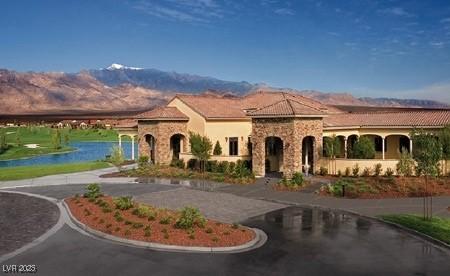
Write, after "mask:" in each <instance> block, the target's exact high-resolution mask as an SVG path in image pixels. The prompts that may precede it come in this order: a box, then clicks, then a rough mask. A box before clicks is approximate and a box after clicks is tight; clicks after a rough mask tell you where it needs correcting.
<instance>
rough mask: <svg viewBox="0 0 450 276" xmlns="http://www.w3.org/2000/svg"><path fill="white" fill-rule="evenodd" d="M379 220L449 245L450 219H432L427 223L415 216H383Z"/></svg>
mask: <svg viewBox="0 0 450 276" xmlns="http://www.w3.org/2000/svg"><path fill="white" fill-rule="evenodd" d="M381 218H382V219H384V220H386V221H390V222H394V223H397V224H400V225H403V226H405V227H407V228H410V229H413V230H416V231H419V232H421V233H424V234H426V235H428V236H431V237H433V238H435V239H438V240H440V241H443V242H445V243H447V244H450V219H444V218H437V217H434V218H433V219H432V220H431V221H427V220H424V219H423V218H422V217H421V216H416V215H383V216H381Z"/></svg>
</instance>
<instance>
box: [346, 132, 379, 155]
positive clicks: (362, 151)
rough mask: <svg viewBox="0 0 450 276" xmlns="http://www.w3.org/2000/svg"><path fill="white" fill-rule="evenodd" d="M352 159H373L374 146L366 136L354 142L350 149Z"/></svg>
mask: <svg viewBox="0 0 450 276" xmlns="http://www.w3.org/2000/svg"><path fill="white" fill-rule="evenodd" d="M352 155H353V158H358V159H373V158H375V144H374V142H373V141H372V140H371V139H370V138H369V137H366V136H361V137H359V139H358V140H357V141H356V142H355V144H354V145H353V149H352Z"/></svg>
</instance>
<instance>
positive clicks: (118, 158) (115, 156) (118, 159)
mask: <svg viewBox="0 0 450 276" xmlns="http://www.w3.org/2000/svg"><path fill="white" fill-rule="evenodd" d="M109 160H110V161H111V163H112V164H113V165H114V166H116V167H117V169H118V170H119V171H121V170H122V164H123V161H125V158H124V154H123V150H122V148H121V147H119V146H116V145H114V146H113V147H112V148H111V157H110V159H109Z"/></svg>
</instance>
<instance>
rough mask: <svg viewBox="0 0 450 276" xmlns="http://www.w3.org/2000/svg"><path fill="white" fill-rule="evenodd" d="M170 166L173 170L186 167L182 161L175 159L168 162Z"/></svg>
mask: <svg viewBox="0 0 450 276" xmlns="http://www.w3.org/2000/svg"><path fill="white" fill-rule="evenodd" d="M170 166H171V167H175V168H180V169H184V168H185V167H186V165H185V164H184V161H183V159H176V158H175V159H172V161H171V162H170Z"/></svg>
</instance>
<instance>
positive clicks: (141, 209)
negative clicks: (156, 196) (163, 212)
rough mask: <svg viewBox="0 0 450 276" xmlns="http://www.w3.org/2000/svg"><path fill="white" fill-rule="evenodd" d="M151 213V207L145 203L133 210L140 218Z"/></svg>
mask: <svg viewBox="0 0 450 276" xmlns="http://www.w3.org/2000/svg"><path fill="white" fill-rule="evenodd" d="M149 214H150V208H149V207H148V206H145V205H139V207H138V208H136V209H134V210H133V215H136V216H138V217H140V218H145V217H148V215H149Z"/></svg>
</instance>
